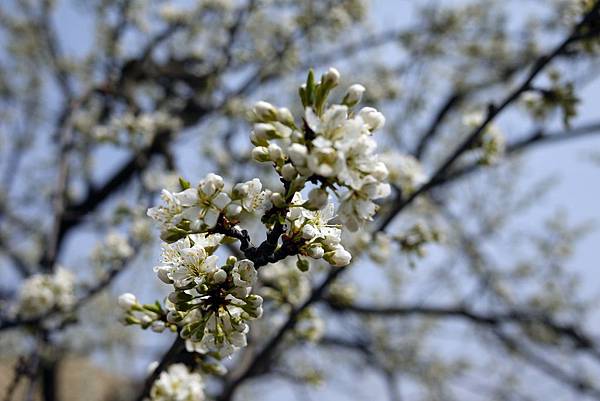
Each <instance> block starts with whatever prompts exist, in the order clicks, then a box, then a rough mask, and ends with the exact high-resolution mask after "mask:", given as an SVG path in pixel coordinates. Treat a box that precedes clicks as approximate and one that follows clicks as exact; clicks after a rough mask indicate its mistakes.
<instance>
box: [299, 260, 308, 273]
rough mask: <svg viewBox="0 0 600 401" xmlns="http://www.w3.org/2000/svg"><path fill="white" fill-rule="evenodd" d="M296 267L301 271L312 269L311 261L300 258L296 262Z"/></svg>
mask: <svg viewBox="0 0 600 401" xmlns="http://www.w3.org/2000/svg"><path fill="white" fill-rule="evenodd" d="M296 267H297V268H298V270H300V271H301V272H306V271H308V269H310V262H309V261H308V260H306V259H298V261H297V262H296Z"/></svg>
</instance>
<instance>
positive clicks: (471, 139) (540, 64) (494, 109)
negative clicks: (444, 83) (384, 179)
mask: <svg viewBox="0 0 600 401" xmlns="http://www.w3.org/2000/svg"><path fill="white" fill-rule="evenodd" d="M599 10H600V1H597V2H596V3H594V6H593V7H592V9H591V10H590V11H589V12H588V13H587V14H586V15H585V16H584V17H583V18H582V20H581V21H580V22H579V23H578V24H577V25H576V26H575V27H574V28H573V30H572V31H571V33H570V35H569V36H568V37H567V38H566V39H564V40H563V41H562V42H561V43H560V44H559V45H558V46H556V47H555V48H554V49H553V50H552V51H550V52H549V53H547V54H545V55H543V56H541V57H539V58H538V59H537V61H536V62H535V63H534V64H533V66H532V67H531V69H530V72H529V73H528V74H527V76H526V78H525V79H524V80H523V82H522V83H521V84H520V85H519V86H518V87H517V88H516V89H515V90H513V91H512V92H510V93H509V94H508V95H507V96H506V97H505V98H504V99H503V100H502V101H501V102H500V104H499V105H497V106H496V105H494V104H489V105H488V111H487V114H486V117H485V119H484V120H483V122H482V123H481V124H480V125H479V126H478V127H476V128H475V129H474V130H473V131H472V132H471V133H470V134H469V136H468V137H467V138H466V139H465V140H463V141H462V142H461V143H460V145H459V146H458V147H457V148H456V149H455V150H454V151H453V152H452V153H451V154H450V155H449V156H448V157H447V158H446V159H445V161H444V162H443V163H442V164H441V165H440V166H439V167H438V168H437V169H436V170H435V172H434V173H433V174H432V176H431V178H430V179H429V181H427V182H426V183H425V184H424V185H422V186H421V187H420V188H419V189H417V190H416V191H415V192H413V193H412V194H411V195H409V196H408V197H407V198H404V199H403V198H398V199H396V201H395V206H394V207H393V208H392V210H391V212H390V213H389V214H388V216H387V217H384V218H383V220H382V221H381V223H380V226H379V228H380V229H381V230H383V231H385V229H386V228H387V226H388V225H389V224H390V223H391V222H392V221H393V220H394V218H395V217H396V215H397V214H398V213H399V212H400V211H402V210H403V209H404V208H405V207H406V206H408V205H409V204H411V203H412V201H413V200H414V199H416V198H417V197H419V196H420V195H421V194H423V193H425V192H427V191H428V190H430V189H431V188H433V187H434V186H436V185H437V184H438V181H439V180H440V179H442V178H443V177H444V175H445V174H446V172H447V171H449V170H450V168H451V167H452V165H453V164H454V162H455V161H456V160H458V158H459V157H460V156H462V154H463V153H465V152H466V151H468V150H469V149H470V148H471V147H472V146H473V145H474V144H475V143H476V141H477V140H478V138H479V136H480V135H481V134H482V133H483V132H484V131H485V129H486V128H487V127H488V125H489V124H490V123H491V122H492V121H493V120H494V119H495V118H496V117H497V116H498V115H500V114H501V113H502V112H503V111H504V110H505V109H506V108H508V106H510V105H511V104H512V103H513V102H515V101H516V100H517V99H519V97H520V96H521V94H523V93H524V92H526V91H527V90H529V88H530V86H531V83H532V82H533V80H534V79H535V78H536V77H537V76H538V75H539V74H540V73H541V72H542V71H543V70H544V69H545V68H546V67H547V66H548V65H549V64H550V62H551V61H553V60H554V59H555V58H558V57H559V56H561V55H563V53H566V52H567V51H569V50H570V48H569V46H570V45H572V44H574V43H575V42H576V41H577V40H579V39H581V35H580V33H581V31H582V29H584V28H586V27H587V26H588V25H589V24H591V23H592V22H594V21H595V20H597V19H598V18H599V16H598V15H597V14H598V13H599ZM596 33H597V32H596Z"/></svg>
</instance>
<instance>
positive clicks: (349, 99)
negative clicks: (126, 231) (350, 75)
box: [342, 84, 365, 107]
mask: <svg viewBox="0 0 600 401" xmlns="http://www.w3.org/2000/svg"><path fill="white" fill-rule="evenodd" d="M363 93H365V87H364V86H362V85H361V84H354V85H352V86H351V87H349V88H348V92H347V93H346V96H344V100H342V104H345V105H346V106H348V107H353V106H356V105H357V104H358V103H360V100H361V99H362V96H363Z"/></svg>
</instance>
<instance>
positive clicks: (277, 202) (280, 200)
mask: <svg viewBox="0 0 600 401" xmlns="http://www.w3.org/2000/svg"><path fill="white" fill-rule="evenodd" d="M271 203H273V206H275V207H278V208H283V207H285V198H284V197H283V195H282V194H280V193H279V192H273V193H272V194H271Z"/></svg>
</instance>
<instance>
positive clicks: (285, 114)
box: [277, 107, 296, 127]
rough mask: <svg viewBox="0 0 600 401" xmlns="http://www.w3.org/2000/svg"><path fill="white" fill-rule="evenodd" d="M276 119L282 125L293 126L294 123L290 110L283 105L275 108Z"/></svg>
mask: <svg viewBox="0 0 600 401" xmlns="http://www.w3.org/2000/svg"><path fill="white" fill-rule="evenodd" d="M277 121H279V122H280V123H282V124H284V125H287V126H288V127H293V126H294V125H296V124H295V122H294V116H293V115H292V112H291V111H290V110H289V109H286V108H285V107H280V108H279V109H277Z"/></svg>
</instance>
